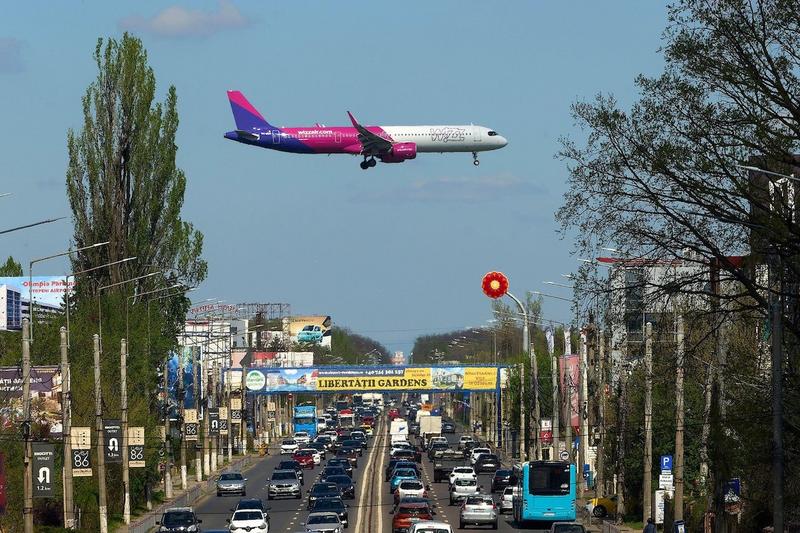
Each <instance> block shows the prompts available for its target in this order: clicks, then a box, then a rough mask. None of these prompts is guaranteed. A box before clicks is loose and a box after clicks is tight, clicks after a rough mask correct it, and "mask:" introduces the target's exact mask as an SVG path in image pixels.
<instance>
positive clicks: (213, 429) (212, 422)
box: [208, 409, 219, 437]
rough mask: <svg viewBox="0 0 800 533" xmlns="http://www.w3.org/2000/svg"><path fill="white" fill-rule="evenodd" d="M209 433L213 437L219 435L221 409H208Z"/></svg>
mask: <svg viewBox="0 0 800 533" xmlns="http://www.w3.org/2000/svg"><path fill="white" fill-rule="evenodd" d="M208 434H209V435H210V436H212V437H216V436H217V435H219V409H209V410H208Z"/></svg>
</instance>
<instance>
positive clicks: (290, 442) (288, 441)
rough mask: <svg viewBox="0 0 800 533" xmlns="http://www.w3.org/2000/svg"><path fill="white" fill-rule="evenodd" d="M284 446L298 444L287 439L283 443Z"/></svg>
mask: <svg viewBox="0 0 800 533" xmlns="http://www.w3.org/2000/svg"><path fill="white" fill-rule="evenodd" d="M283 443H284V444H297V443H296V442H295V441H294V439H286V440H284V441H283Z"/></svg>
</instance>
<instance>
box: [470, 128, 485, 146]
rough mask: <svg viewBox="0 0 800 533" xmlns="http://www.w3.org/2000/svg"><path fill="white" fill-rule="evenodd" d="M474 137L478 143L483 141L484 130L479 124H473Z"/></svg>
mask: <svg viewBox="0 0 800 533" xmlns="http://www.w3.org/2000/svg"><path fill="white" fill-rule="evenodd" d="M472 139H473V141H474V142H476V143H479V142H482V141H483V131H482V130H481V128H480V127H479V126H472Z"/></svg>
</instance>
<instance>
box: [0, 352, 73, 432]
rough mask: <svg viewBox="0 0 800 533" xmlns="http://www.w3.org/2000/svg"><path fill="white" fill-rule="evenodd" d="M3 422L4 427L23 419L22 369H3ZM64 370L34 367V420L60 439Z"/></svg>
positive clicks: (0, 393) (0, 389) (0, 372)
mask: <svg viewBox="0 0 800 533" xmlns="http://www.w3.org/2000/svg"><path fill="white" fill-rule="evenodd" d="M0 405H3V406H4V407H3V409H2V410H0V419H2V423H3V425H4V426H9V425H17V424H18V422H19V421H21V420H22V368H21V367H18V366H3V367H0ZM61 417H62V411H61V369H60V368H59V367H58V366H32V367H31V419H32V420H33V423H34V424H37V425H39V426H41V427H43V429H44V432H45V433H46V434H49V435H51V436H59V437H60V436H61V431H62V425H61V422H62V418H61Z"/></svg>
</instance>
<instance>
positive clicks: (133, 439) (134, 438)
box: [128, 426, 144, 446]
mask: <svg viewBox="0 0 800 533" xmlns="http://www.w3.org/2000/svg"><path fill="white" fill-rule="evenodd" d="M131 445H134V446H144V428H143V427H142V426H133V427H129V428H128V446H131Z"/></svg>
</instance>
